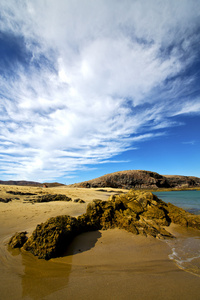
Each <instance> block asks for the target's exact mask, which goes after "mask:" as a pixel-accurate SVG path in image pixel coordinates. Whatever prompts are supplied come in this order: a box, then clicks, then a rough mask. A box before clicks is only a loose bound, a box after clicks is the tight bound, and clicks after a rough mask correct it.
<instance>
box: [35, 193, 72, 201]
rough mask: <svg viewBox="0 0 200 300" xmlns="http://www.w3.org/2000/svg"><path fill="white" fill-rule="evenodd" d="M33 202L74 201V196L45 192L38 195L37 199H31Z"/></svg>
mask: <svg viewBox="0 0 200 300" xmlns="http://www.w3.org/2000/svg"><path fill="white" fill-rule="evenodd" d="M31 201H32V202H39V203H40V202H50V201H72V198H70V197H67V196H66V195H62V194H55V195H52V194H45V195H42V196H38V197H37V198H36V199H31Z"/></svg>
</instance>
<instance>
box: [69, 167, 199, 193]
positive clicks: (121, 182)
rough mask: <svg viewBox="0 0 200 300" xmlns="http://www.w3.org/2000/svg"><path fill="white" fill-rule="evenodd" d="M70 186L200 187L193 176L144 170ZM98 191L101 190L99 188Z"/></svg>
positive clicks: (112, 175) (121, 172)
mask: <svg viewBox="0 0 200 300" xmlns="http://www.w3.org/2000/svg"><path fill="white" fill-rule="evenodd" d="M71 186H74V187H83V188H107V187H111V188H125V189H132V188H134V189H158V188H165V189H167V188H179V189H181V188H190V187H191V188H194V187H200V178H198V177H193V176H176V175H165V176H164V175H160V174H158V173H156V172H151V171H145V170H129V171H120V172H115V173H111V174H106V175H104V176H101V177H98V178H95V179H92V180H89V181H84V182H81V183H76V184H73V185H71ZM99 191H103V190H102V189H100V190H99Z"/></svg>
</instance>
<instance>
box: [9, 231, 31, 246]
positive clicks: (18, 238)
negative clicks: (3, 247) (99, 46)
mask: <svg viewBox="0 0 200 300" xmlns="http://www.w3.org/2000/svg"><path fill="white" fill-rule="evenodd" d="M26 234H27V232H26V231H24V232H20V233H19V232H16V233H15V234H14V235H13V236H12V238H11V239H10V241H9V242H8V244H9V245H10V246H11V248H21V247H22V246H23V245H24V243H25V242H26V241H27V240H28V238H27V236H26Z"/></svg>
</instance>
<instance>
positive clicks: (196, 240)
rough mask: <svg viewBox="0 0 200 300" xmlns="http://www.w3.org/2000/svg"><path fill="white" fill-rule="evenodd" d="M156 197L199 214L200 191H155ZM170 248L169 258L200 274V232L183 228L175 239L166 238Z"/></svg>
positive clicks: (179, 265)
mask: <svg viewBox="0 0 200 300" xmlns="http://www.w3.org/2000/svg"><path fill="white" fill-rule="evenodd" d="M154 194H155V195H156V196H157V197H158V198H160V199H162V200H163V201H165V202H167V203H168V202H170V203H172V204H174V205H176V206H178V207H181V208H183V209H185V210H186V211H188V212H190V213H193V214H196V215H200V191H195V190H193V191H169V192H155V193H154ZM167 243H168V245H169V246H170V248H171V251H172V252H171V254H170V255H169V258H170V259H172V260H173V261H174V262H175V263H176V264H177V266H178V267H179V268H181V269H183V270H185V271H187V272H190V273H192V274H195V275H197V276H200V232H199V231H197V230H193V229H183V232H182V234H180V233H179V234H178V236H177V238H176V239H172V240H168V241H167Z"/></svg>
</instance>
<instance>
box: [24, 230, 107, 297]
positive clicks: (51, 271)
mask: <svg viewBox="0 0 200 300" xmlns="http://www.w3.org/2000/svg"><path fill="white" fill-rule="evenodd" d="M100 237H101V233H100V232H99V231H92V232H87V233H83V234H80V235H78V236H77V237H75V238H74V240H73V241H72V243H71V244H70V245H69V247H68V249H67V250H66V252H65V253H64V255H63V256H62V257H59V258H55V259H50V260H49V261H46V260H44V259H38V258H37V257H34V256H33V255H32V254H30V253H22V263H23V266H24V275H22V276H21V279H22V290H23V292H22V297H24V298H26V297H28V299H33V300H37V299H43V298H44V297H46V296H48V295H50V294H53V293H54V292H56V291H58V290H61V289H63V288H66V287H67V285H68V282H69V278H70V273H71V269H72V267H73V255H78V254H80V253H82V252H84V251H88V250H90V249H92V248H93V247H94V246H95V244H96V242H97V240H98V239H99V238H100Z"/></svg>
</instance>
